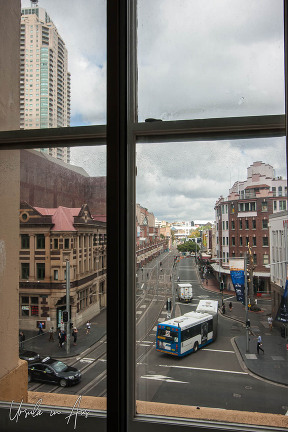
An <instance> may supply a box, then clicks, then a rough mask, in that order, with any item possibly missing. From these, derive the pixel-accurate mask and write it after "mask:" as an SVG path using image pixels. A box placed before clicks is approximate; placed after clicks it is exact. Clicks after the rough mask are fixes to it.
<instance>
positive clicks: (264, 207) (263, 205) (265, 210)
mask: <svg viewBox="0 0 288 432" xmlns="http://www.w3.org/2000/svg"><path fill="white" fill-rule="evenodd" d="M261 210H262V212H267V211H268V203H267V201H263V202H262V203H261Z"/></svg>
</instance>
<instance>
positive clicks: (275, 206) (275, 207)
mask: <svg viewBox="0 0 288 432" xmlns="http://www.w3.org/2000/svg"><path fill="white" fill-rule="evenodd" d="M273 208H274V210H277V201H273Z"/></svg>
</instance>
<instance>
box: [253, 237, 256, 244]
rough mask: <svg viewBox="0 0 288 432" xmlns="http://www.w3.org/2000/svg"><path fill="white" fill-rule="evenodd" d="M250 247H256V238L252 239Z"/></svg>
mask: <svg viewBox="0 0 288 432" xmlns="http://www.w3.org/2000/svg"><path fill="white" fill-rule="evenodd" d="M252 245H253V246H256V237H252Z"/></svg>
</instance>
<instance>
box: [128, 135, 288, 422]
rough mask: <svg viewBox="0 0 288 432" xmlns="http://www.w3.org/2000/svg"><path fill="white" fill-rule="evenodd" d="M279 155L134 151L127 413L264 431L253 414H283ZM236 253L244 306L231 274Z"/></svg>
mask: <svg viewBox="0 0 288 432" xmlns="http://www.w3.org/2000/svg"><path fill="white" fill-rule="evenodd" d="M285 146H286V144H285V139H284V138H269V139H268V138H267V139H250V140H235V141H230V140H226V141H217V142H211V141H210V142H205V141H202V142H196V143H193V142H190V143H188V142H185V143H181V142H177V143H173V142H167V143H165V144H163V143H162V144H159V143H151V144H138V145H137V161H136V162H137V177H136V184H137V196H136V202H137V203H138V204H137V206H136V407H137V413H140V414H141V413H146V414H149V413H153V414H159V415H163V416H167V415H171V416H176V417H178V416H179V417H189V418H201V419H203V418H205V419H208V418H214V419H224V418H225V421H228V422H231V421H233V422H236V423H251V422H252V423H254V422H256V423H257V424H258V423H259V424H263V425H271V426H272V425H275V424H274V423H273V421H274V420H275V419H274V420H273V419H271V417H270V418H268V417H265V415H264V413H265V414H268V413H269V414H280V415H281V416H280V417H282V416H283V415H285V414H286V413H287V410H288V407H287V403H286V401H287V387H285V385H287V384H288V382H287V374H286V359H287V350H286V339H285V338H284V337H283V336H285V334H286V335H287V333H286V332H287V324H285V322H284V321H283V310H284V309H283V295H284V287H285V283H286V278H287V270H286V264H287V263H286V261H285V259H284V258H283V257H284V256H286V257H287V211H285V212H283V211H282V210H281V209H282V208H283V205H284V204H283V203H285V205H287V174H286V173H287V167H286V162H285V161H286V148H285ZM279 190H280V192H279ZM284 190H285V193H284V194H283V195H282V193H283V191H284ZM280 203H281V204H280ZM263 204H265V205H263ZM285 221H286V222H285ZM285 224H286V225H285ZM285 227H286V228H285ZM263 238H264V239H265V241H264V242H263ZM245 254H247V255H248V256H249V261H247V291H246V292H247V301H246V300H245V298H244V300H243V297H242V298H241V297H240V296H239V292H238V291H237V295H236V290H235V286H236V288H239V287H238V286H237V285H235V284H236V282H235V280H234V279H233V277H234V276H233V273H232V271H231V269H232V268H233V263H235V260H238V261H239V262H240V263H241V262H243V261H244V256H245ZM281 257H282V258H281ZM238 265H239V263H238ZM242 274H244V271H242ZM241 283H242V285H241V289H242V288H243V289H244V287H245V282H241ZM286 285H287V283H286ZM243 292H244V295H245V290H244V291H243ZM238 299H239V301H238ZM244 303H245V304H244ZM223 305H224V306H223ZM246 305H247V306H246ZM286 306H287V305H286ZM214 307H215V309H214ZM279 317H281V318H279ZM270 321H271V323H270ZM259 337H261V338H262V345H257V343H258V338H259ZM262 350H263V351H262ZM275 383H279V384H282V385H281V386H277V385H275ZM147 402H149V404H148V403H147ZM163 403H164V404H169V405H161V404H163ZM168 407H169V408H168ZM221 410H225V411H221ZM227 410H235V411H234V412H233V416H232V414H231V413H230V414H229V415H228V416H227V412H228V411H227ZM168 412H169V414H168ZM243 412H246V413H245V415H243ZM255 412H256V413H257V412H259V413H262V414H261V415H255V414H253V413H255ZM225 413H226V415H225ZM253 416H254V417H253ZM275 421H276V420H275ZM277 425H280V423H277Z"/></svg>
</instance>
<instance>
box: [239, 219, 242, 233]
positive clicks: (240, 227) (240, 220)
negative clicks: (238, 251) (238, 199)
mask: <svg viewBox="0 0 288 432" xmlns="http://www.w3.org/2000/svg"><path fill="white" fill-rule="evenodd" d="M239 229H240V230H242V219H239Z"/></svg>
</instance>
